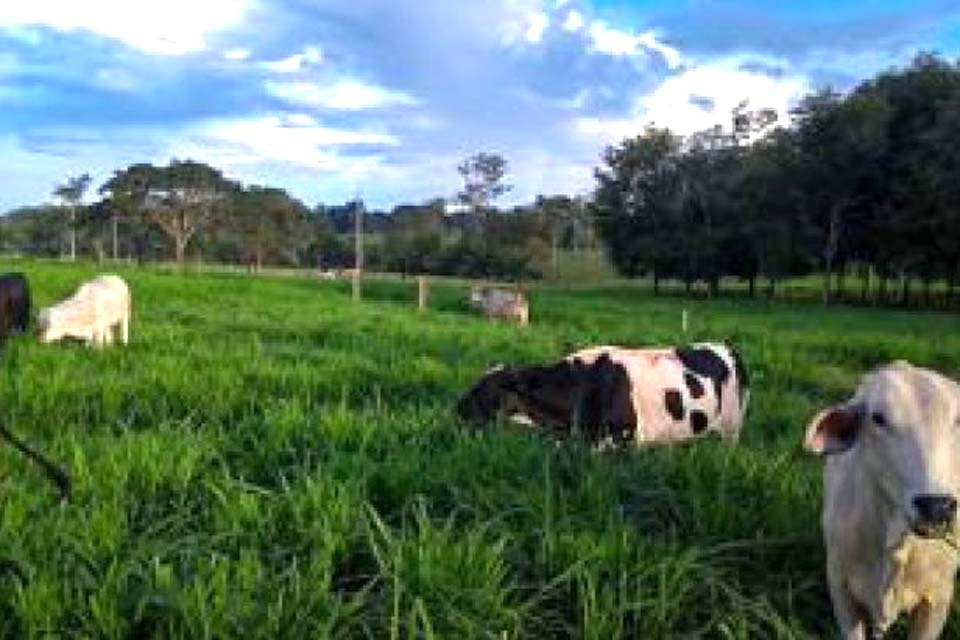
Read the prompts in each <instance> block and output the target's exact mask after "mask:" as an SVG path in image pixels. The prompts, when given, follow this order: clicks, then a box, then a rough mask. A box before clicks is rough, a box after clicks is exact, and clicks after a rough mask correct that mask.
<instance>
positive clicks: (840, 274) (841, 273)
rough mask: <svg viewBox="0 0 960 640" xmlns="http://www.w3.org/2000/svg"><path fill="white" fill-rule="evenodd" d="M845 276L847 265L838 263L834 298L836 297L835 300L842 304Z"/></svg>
mask: <svg viewBox="0 0 960 640" xmlns="http://www.w3.org/2000/svg"><path fill="white" fill-rule="evenodd" d="M846 276H847V265H846V264H844V263H840V264H839V265H837V290H836V297H837V300H840V301H841V302H843V292H844V289H845V286H844V285H845V283H846Z"/></svg>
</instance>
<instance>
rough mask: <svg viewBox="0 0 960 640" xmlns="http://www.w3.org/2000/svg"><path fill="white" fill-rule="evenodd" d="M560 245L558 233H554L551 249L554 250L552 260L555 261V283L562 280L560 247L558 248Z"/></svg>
mask: <svg viewBox="0 0 960 640" xmlns="http://www.w3.org/2000/svg"><path fill="white" fill-rule="evenodd" d="M558 244H559V240H558V239H557V233H556V232H554V233H553V238H552V246H551V249H552V250H553V256H552V259H553V279H554V281H557V280H559V279H560V258H559V255H558V246H557V245H558Z"/></svg>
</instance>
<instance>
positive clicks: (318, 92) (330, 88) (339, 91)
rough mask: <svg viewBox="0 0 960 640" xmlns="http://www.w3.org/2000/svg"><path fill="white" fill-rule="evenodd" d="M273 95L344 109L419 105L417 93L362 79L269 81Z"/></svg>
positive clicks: (268, 88)
mask: <svg viewBox="0 0 960 640" xmlns="http://www.w3.org/2000/svg"><path fill="white" fill-rule="evenodd" d="M265 86H266V90H267V92H268V93H270V94H271V95H273V96H275V97H277V98H280V99H282V100H286V101H287V102H292V103H296V104H305V105H310V106H314V107H325V108H327V109H337V110H342V111H360V110H364V109H378V108H382V107H391V106H405V105H414V104H418V103H419V101H418V100H417V99H416V98H414V97H413V96H411V95H409V94H406V93H402V92H399V91H393V90H391V89H385V88H383V87H378V86H376V85H371V84H365V83H363V82H360V81H359V80H349V79H347V80H338V81H336V82H332V83H330V84H320V83H313V82H267V83H266V85H265Z"/></svg>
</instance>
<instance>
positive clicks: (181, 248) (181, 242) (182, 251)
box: [173, 235, 187, 267]
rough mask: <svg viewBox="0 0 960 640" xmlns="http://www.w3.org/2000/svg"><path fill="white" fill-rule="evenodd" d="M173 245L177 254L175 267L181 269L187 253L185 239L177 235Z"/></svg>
mask: <svg viewBox="0 0 960 640" xmlns="http://www.w3.org/2000/svg"><path fill="white" fill-rule="evenodd" d="M173 244H174V247H175V249H176V252H177V256H176V257H177V266H178V267H183V260H184V257H185V256H186V253H187V239H186V237H185V236H184V235H177V236H175V237H174V239H173Z"/></svg>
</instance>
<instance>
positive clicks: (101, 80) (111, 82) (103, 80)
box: [93, 68, 140, 91]
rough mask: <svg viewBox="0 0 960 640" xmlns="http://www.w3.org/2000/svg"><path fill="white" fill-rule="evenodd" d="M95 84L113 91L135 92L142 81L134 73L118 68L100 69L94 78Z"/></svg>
mask: <svg viewBox="0 0 960 640" xmlns="http://www.w3.org/2000/svg"><path fill="white" fill-rule="evenodd" d="M93 83H94V84H95V85H97V86H98V87H102V88H104V89H109V90H111V91H135V90H137V89H139V88H140V80H139V79H138V78H137V77H136V76H134V75H133V74H132V73H130V72H128V71H126V70H124V69H117V68H109V69H100V70H98V71H97V72H96V73H95V74H94V76H93Z"/></svg>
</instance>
